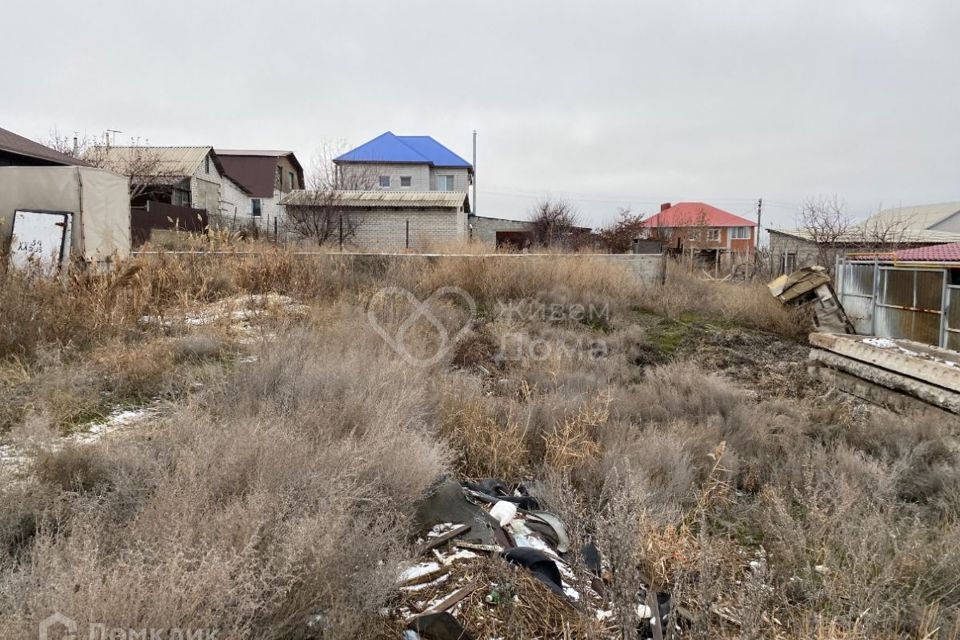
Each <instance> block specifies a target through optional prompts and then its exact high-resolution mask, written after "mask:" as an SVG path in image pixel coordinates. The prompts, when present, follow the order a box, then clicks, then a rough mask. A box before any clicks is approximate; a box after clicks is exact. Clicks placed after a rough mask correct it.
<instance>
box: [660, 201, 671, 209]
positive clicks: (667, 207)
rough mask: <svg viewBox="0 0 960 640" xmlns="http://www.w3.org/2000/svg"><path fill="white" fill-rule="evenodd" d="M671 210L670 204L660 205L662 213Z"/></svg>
mask: <svg viewBox="0 0 960 640" xmlns="http://www.w3.org/2000/svg"><path fill="white" fill-rule="evenodd" d="M669 208H670V203H669V202H664V203H663V204H661V205H660V211H666V210H667V209H669Z"/></svg>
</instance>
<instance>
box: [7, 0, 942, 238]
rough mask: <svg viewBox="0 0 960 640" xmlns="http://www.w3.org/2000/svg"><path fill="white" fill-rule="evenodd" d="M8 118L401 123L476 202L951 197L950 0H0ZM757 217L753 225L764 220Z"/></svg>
mask: <svg viewBox="0 0 960 640" xmlns="http://www.w3.org/2000/svg"><path fill="white" fill-rule="evenodd" d="M2 13H3V17H2V20H3V23H4V50H5V52H6V53H5V55H4V60H3V62H2V63H0V94H2V96H3V99H2V101H0V105H2V106H0V109H2V111H0V126H2V127H4V128H7V129H11V130H13V131H16V132H17V133H20V134H22V135H26V136H28V137H32V138H43V137H45V136H47V135H48V132H49V131H50V129H51V128H53V127H54V126H56V127H58V128H59V130H60V131H61V133H69V134H72V133H73V131H75V130H78V131H80V132H81V133H83V132H86V133H88V134H98V133H100V132H102V131H103V130H105V129H118V130H120V131H122V132H123V133H122V134H119V135H118V138H117V140H118V142H119V141H121V140H127V139H129V137H130V136H131V135H133V136H139V137H140V138H149V140H150V142H151V144H163V145H214V146H218V147H227V148H269V149H276V148H281V149H292V150H294V151H296V153H297V155H298V157H299V158H300V159H301V161H302V162H303V163H304V164H305V165H306V164H308V161H309V159H310V157H311V156H312V155H313V154H314V152H315V150H316V149H317V148H319V147H320V146H322V145H323V144H324V143H325V142H331V141H337V140H342V141H344V142H345V143H347V144H349V145H351V146H353V145H358V144H361V143H363V142H365V141H366V140H368V139H370V138H372V137H374V136H376V135H379V134H380V133H382V132H384V131H387V130H391V131H393V132H394V133H397V134H428V135H432V136H434V137H435V138H437V139H438V140H439V141H440V142H442V143H444V144H445V145H447V146H449V147H450V148H451V149H453V150H454V151H456V152H457V153H459V154H460V155H462V156H464V157H465V158H467V159H468V160H469V159H470V153H471V131H472V130H473V129H477V130H478V131H479V158H478V178H479V195H478V200H479V202H478V205H479V207H478V208H479V212H480V213H481V214H482V215H491V216H500V217H524V215H525V213H526V212H527V211H528V210H529V209H530V207H531V206H532V205H533V204H534V203H535V202H536V200H537V199H538V198H540V197H544V196H547V195H550V196H553V197H564V198H567V199H569V200H571V201H572V202H573V203H574V204H575V205H576V206H577V207H579V209H580V210H581V211H582V212H583V218H584V221H585V222H586V223H587V224H591V225H594V226H596V225H600V224H603V223H605V222H609V221H611V220H612V219H613V218H614V217H615V215H616V211H617V209H618V208H619V207H625V206H629V207H632V209H633V210H634V211H635V212H644V213H647V212H652V211H655V210H656V209H657V204H658V203H660V202H664V201H672V202H677V201H681V200H702V201H707V202H710V203H712V204H715V205H717V206H720V207H722V208H725V209H727V210H729V211H732V212H734V213H738V214H741V215H749V216H755V215H756V199H757V198H758V197H763V199H764V203H765V210H764V216H765V219H764V222H765V223H768V222H769V223H770V224H771V225H772V226H775V227H783V226H790V225H792V224H793V223H794V219H795V211H796V207H797V205H798V204H799V203H800V202H802V201H803V200H804V199H805V198H807V197H811V196H817V195H831V196H832V195H836V196H839V197H840V198H842V199H843V200H844V201H845V202H846V204H847V209H848V211H849V212H850V213H851V214H852V215H854V216H857V217H861V216H865V215H869V214H870V213H872V212H874V211H876V209H877V208H878V207H880V206H884V207H886V206H897V205H901V204H903V205H906V204H920V203H928V202H942V201H947V200H960V122H958V121H960V42H958V40H957V32H958V28H960V2H957V1H956V0H923V1H916V0H904V1H895V2H894V1H886V0H832V1H830V2H826V1H824V2H819V1H816V0H798V1H792V0H765V1H763V2H758V1H750V2H738V1H733V0H726V1H724V2H719V1H717V2H708V1H702V2H692V1H677V0H673V1H669V2H668V1H663V2H659V1H654V2H643V3H639V2H625V1H620V2H614V1H612V0H592V1H590V2H571V1H560V0H549V1H547V0H509V1H507V0H485V1H483V2H462V1H457V0H406V1H404V2H394V1H382V0H381V1H379V2H372V1H367V0H341V1H339V2H326V1H312V2H299V1H298V2H294V1H288V2H269V3H267V2H254V1H252V0H231V1H229V2H226V1H216V2H214V1H209V0H193V1H191V2H181V1H180V0H165V1H163V2H150V3H141V2H133V1H131V0H87V1H85V2H77V1H76V0H69V1H63V2H51V1H48V0H35V1H33V2H17V3H5V6H4V7H3V12H2ZM765 226H766V225H765Z"/></svg>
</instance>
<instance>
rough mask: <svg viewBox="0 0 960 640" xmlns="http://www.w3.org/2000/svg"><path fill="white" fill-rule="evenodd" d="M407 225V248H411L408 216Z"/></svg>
mask: <svg viewBox="0 0 960 640" xmlns="http://www.w3.org/2000/svg"><path fill="white" fill-rule="evenodd" d="M406 227H407V240H406V245H407V249H409V248H410V218H407V224H406Z"/></svg>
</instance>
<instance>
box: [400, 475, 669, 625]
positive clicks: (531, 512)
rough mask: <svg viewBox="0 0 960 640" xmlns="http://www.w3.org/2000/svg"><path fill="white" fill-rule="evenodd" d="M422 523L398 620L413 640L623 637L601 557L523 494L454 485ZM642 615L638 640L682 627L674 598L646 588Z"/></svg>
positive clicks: (437, 494)
mask: <svg viewBox="0 0 960 640" xmlns="http://www.w3.org/2000/svg"><path fill="white" fill-rule="evenodd" d="M415 521H416V526H417V527H418V530H419V532H420V537H419V538H418V540H417V544H418V546H417V556H418V562H417V563H416V564H413V565H412V566H409V567H407V568H406V569H405V570H404V571H403V572H402V573H401V574H400V576H399V578H398V582H399V590H400V598H399V604H398V605H397V606H396V607H395V609H394V610H393V611H391V612H390V615H391V616H392V617H393V618H395V619H396V620H397V621H398V622H399V623H400V624H401V625H402V628H403V631H402V634H403V635H402V637H403V639H404V640H457V639H468V638H475V639H477V640H480V639H488V638H490V639H493V638H513V637H564V638H598V637H599V638H602V637H620V632H619V630H620V623H619V622H618V620H617V617H616V614H615V612H614V609H613V607H612V606H611V604H610V601H609V597H608V594H607V591H608V585H609V578H610V574H609V570H608V568H607V567H605V565H604V561H603V559H602V557H601V553H600V550H599V549H598V548H597V546H596V545H594V544H593V543H589V542H588V543H587V544H585V545H582V546H579V545H574V544H573V541H572V540H571V537H570V535H569V534H568V531H567V527H566V526H565V525H564V523H563V522H562V521H561V519H560V518H558V517H557V516H556V515H554V514H552V513H550V512H548V511H545V510H543V509H542V508H541V504H540V501H539V500H538V499H537V498H536V497H535V496H532V495H530V493H529V492H528V490H527V489H526V488H525V487H524V486H523V485H519V484H512V485H508V484H506V483H504V482H501V481H499V480H496V479H488V480H483V481H481V482H478V483H472V482H464V483H459V482H456V481H455V480H452V479H448V478H444V479H441V480H440V481H438V482H437V483H436V484H435V486H434V487H433V488H432V490H431V491H430V492H429V494H428V496H427V497H426V498H425V499H424V500H423V501H421V503H420V504H419V505H418V507H417V510H416V514H415ZM648 591H649V593H648ZM651 605H652V606H651ZM636 611H637V615H636V617H637V620H638V629H637V636H636V637H638V638H641V639H646V638H651V639H653V640H662V638H663V637H664V633H663V631H664V629H665V628H666V626H669V625H671V624H674V622H673V618H674V617H675V616H672V615H671V602H670V597H669V596H668V595H667V594H664V593H659V594H658V593H655V592H653V591H652V590H648V589H646V588H645V587H644V586H643V585H638V600H637V603H636ZM668 635H669V634H668Z"/></svg>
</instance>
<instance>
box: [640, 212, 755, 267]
mask: <svg viewBox="0 0 960 640" xmlns="http://www.w3.org/2000/svg"><path fill="white" fill-rule="evenodd" d="M643 226H644V229H645V230H646V235H647V237H648V238H650V239H653V240H659V241H660V242H661V244H663V247H664V249H666V250H667V251H669V252H671V253H677V254H687V255H690V254H692V255H694V256H702V257H706V258H710V259H719V257H720V256H724V255H728V256H731V257H738V258H752V257H753V253H754V248H755V245H756V228H757V223H756V222H753V221H752V220H748V219H746V218H741V217H740V216H737V215H734V214H732V213H730V212H728V211H724V210H723V209H718V208H717V207H714V206H712V205H709V204H706V203H704V202H678V203H676V204H670V203H669V202H666V203H664V204H662V205H660V212H659V213H657V214H656V215H654V216H651V217H650V218H648V219H647V220H645V221H644V223H643Z"/></svg>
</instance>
